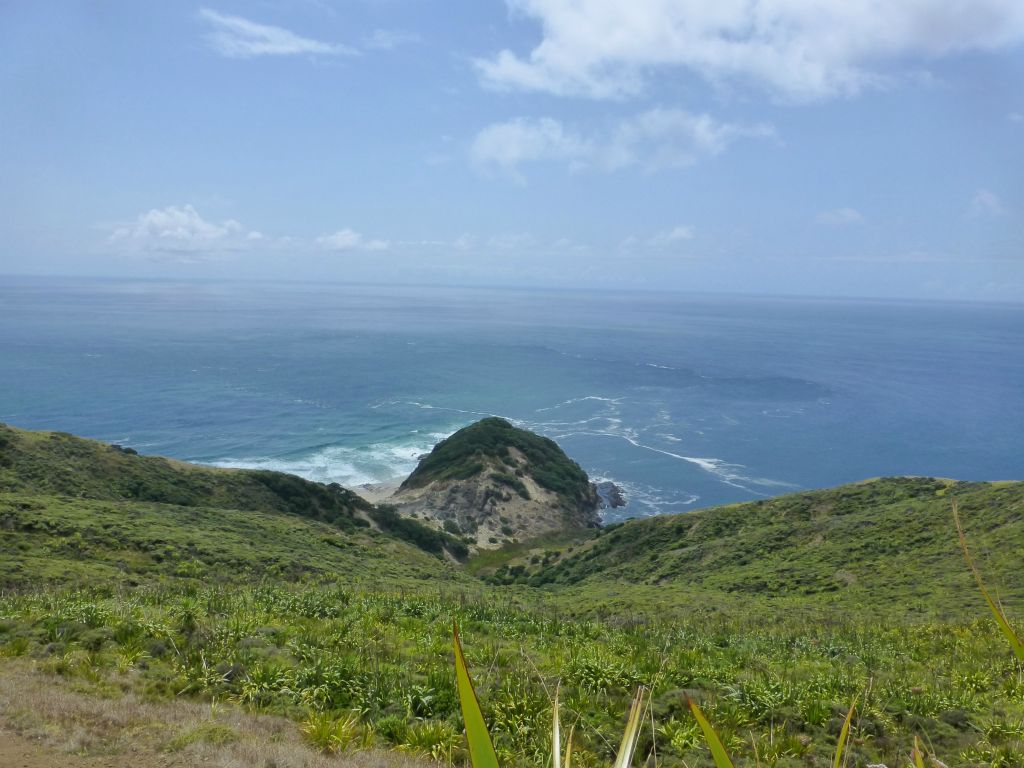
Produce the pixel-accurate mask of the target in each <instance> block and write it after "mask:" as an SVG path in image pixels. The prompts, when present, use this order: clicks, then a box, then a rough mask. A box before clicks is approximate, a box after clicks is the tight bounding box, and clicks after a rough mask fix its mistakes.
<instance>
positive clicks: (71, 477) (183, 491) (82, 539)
mask: <svg viewBox="0 0 1024 768" xmlns="http://www.w3.org/2000/svg"><path fill="white" fill-rule="evenodd" d="M446 549H453V550H456V551H457V552H458V553H460V554H464V553H465V545H464V544H462V542H460V541H458V540H456V539H455V538H454V537H452V536H449V535H448V534H444V533H442V532H438V531H435V530H433V529H432V528H429V527H427V526H424V525H421V524H419V523H417V522H416V521H414V520H395V519H393V515H390V514H388V512H387V510H380V509H377V508H375V507H374V506H373V505H371V504H370V503H368V502H366V501H365V500H363V499H362V498H360V497H359V496H358V495H356V494H355V493H353V492H352V491H349V490H347V489H345V488H342V487H340V486H338V485H322V484H320V483H313V482H309V481H307V480H303V479H302V478H300V477H296V476H294V475H288V474H284V473H281V472H266V471H249V470H226V469H215V468H210V467H201V466H197V465H194V464H187V463H185V462H180V461H174V460H171V459H165V458H161V457H157V456H139V455H137V454H136V453H135V452H134V451H131V450H125V449H122V448H120V447H118V446H114V445H107V444H105V443H101V442H98V441H95V440H86V439H84V438H79V437H74V436H72V435H68V434H65V433H61V432H28V431H25V430H19V429H14V428H12V427H8V426H4V425H0V555H2V557H0V586H18V585H29V584H38V583H41V582H42V583H53V582H57V583H61V582H63V583H69V584H71V583H83V584H91V583H97V580H102V579H111V580H113V582H116V583H129V584H130V583H136V582H139V581H142V580H149V579H152V578H158V577H159V578H164V577H169V576H170V577H180V576H184V577H189V578H197V579H202V580H204V581H207V582H208V581H210V580H213V581H219V580H235V581H237V580H250V579H252V578H256V577H262V576H267V577H274V578H284V579H286V580H294V579H299V578H307V577H319V578H327V577H334V576H335V575H336V574H338V573H345V574H346V575H347V576H350V577H351V578H353V579H355V580H360V579H362V578H363V577H364V576H366V575H367V573H368V572H372V573H373V574H374V575H375V576H405V575H408V576H415V577H424V576H433V575H437V574H438V573H442V572H444V571H445V570H448V569H446V568H445V567H443V566H442V565H441V563H440V562H439V561H438V559H437V557H432V556H430V555H440V554H442V553H443V552H444V551H445V550H446ZM427 553H430V555H428V554H427Z"/></svg>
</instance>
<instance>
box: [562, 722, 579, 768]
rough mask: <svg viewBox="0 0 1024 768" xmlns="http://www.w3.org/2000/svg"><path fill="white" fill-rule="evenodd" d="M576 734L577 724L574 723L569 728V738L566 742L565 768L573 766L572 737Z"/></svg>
mask: <svg viewBox="0 0 1024 768" xmlns="http://www.w3.org/2000/svg"><path fill="white" fill-rule="evenodd" d="M574 733H576V724H575V723H573V725H572V726H570V728H569V736H568V738H566V740H565V768H571V766H572V735H573V734H574Z"/></svg>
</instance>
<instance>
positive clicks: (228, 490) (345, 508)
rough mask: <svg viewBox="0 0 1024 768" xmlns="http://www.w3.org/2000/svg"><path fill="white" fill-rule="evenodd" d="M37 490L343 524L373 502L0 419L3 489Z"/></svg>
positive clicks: (275, 476)
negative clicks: (31, 428)
mask: <svg viewBox="0 0 1024 768" xmlns="http://www.w3.org/2000/svg"><path fill="white" fill-rule="evenodd" d="M11 491H17V492H23V493H34V494H38V495H46V496H65V497H73V498H80V499H95V500H104V501H144V502H155V503H160V504H174V505H176V506H182V507H207V508H211V507H216V508H229V509H243V510H258V511H263V512H286V513H288V514H295V515H300V516H302V517H309V518H313V519H316V520H323V521H325V522H330V523H333V524H335V525H338V526H339V527H342V528H351V527H353V525H354V524H355V521H356V518H357V512H358V511H360V510H362V511H365V510H368V509H369V508H370V506H371V505H370V504H369V503H368V502H366V501H364V500H363V499H362V498H360V497H359V496H358V495H356V494H355V493H353V492H352V491H349V490H347V489H345V488H342V487H341V486H339V485H329V486H328V485H321V484H320V483H311V482H309V481H308V480H303V479H302V478H300V477H296V476H295V475H288V474H284V473H282V472H266V471H254V470H226V469H215V468H212V467H200V466H197V465H195V464H186V463H185V462H180V461H174V460H172V459H165V458H161V457H159V456H140V455H138V454H136V452H135V451H133V450H131V449H124V448H121V447H119V446H116V445H107V444H106V443H101V442H99V441H96V440H86V439H84V438H80V437H74V436H73V435H69V434H66V433H64V432H28V431H25V430H20V429H14V428H13V427H8V426H5V425H2V424H0V493H3V492H11Z"/></svg>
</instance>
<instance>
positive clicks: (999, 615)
mask: <svg viewBox="0 0 1024 768" xmlns="http://www.w3.org/2000/svg"><path fill="white" fill-rule="evenodd" d="M953 520H954V521H955V522H956V532H957V536H959V537H960V549H962V550H963V551H964V558H966V560H967V565H968V567H969V568H970V569H971V573H973V574H974V580H975V581H976V582H978V589H980V590H981V594H982V595H983V596H984V597H985V602H987V603H988V607H989V608H990V609H991V610H992V615H993V616H995V617H996V623H997V624H998V625H999V629H1000V630H1002V633H1003V635H1005V636H1006V639H1007V641H1009V643H1010V648H1012V649H1013V653H1014V655H1015V656H1016V657H1017V658H1018V659H1019V660H1020V661H1024V642H1022V641H1021V639H1020V638H1019V637H1017V633H1016V632H1014V630H1013V627H1011V626H1010V622H1009V621H1008V620H1007V618H1006V614H1005V613H1003V609H1002V607H1001V606H1000V605H999V603H997V602H996V601H995V600H993V599H992V596H991V595H990V594H989V592H988V590H987V589H986V588H985V582H984V581H982V580H981V574H980V573H979V572H978V568H977V566H975V564H974V558H972V557H971V551H970V550H969V549H968V548H967V536H966V535H964V529H963V526H962V525H961V524H960V511H959V510H958V509H957V506H956V499H954V500H953Z"/></svg>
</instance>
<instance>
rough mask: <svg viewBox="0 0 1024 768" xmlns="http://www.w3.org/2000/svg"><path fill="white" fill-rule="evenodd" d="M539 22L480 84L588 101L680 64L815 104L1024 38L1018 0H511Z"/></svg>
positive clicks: (639, 87)
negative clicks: (533, 38)
mask: <svg viewBox="0 0 1024 768" xmlns="http://www.w3.org/2000/svg"><path fill="white" fill-rule="evenodd" d="M506 2H507V4H508V6H509V8H510V10H511V12H512V13H513V15H515V16H519V17H525V18H526V19H529V20H532V21H535V22H537V23H539V24H540V27H541V35H542V39H541V42H540V43H539V44H538V45H537V46H536V47H535V48H534V49H533V50H532V51H530V52H529V53H528V54H527V55H521V54H519V53H516V52H514V51H511V50H508V49H506V50H502V51H500V52H499V53H497V54H496V55H494V56H492V57H490V58H483V59H478V60H477V61H476V66H477V69H478V71H479V74H480V77H481V80H482V81H483V83H484V84H486V85H488V86H491V87H494V88H500V89H520V90H528V91H545V92H549V93H554V94H559V95H576V96H586V97H591V98H622V97H628V96H632V95H636V94H638V93H640V92H641V91H643V89H644V87H645V85H646V82H647V80H648V78H649V76H650V75H651V73H653V72H655V71H657V70H666V69H679V70H686V71H689V72H693V73H696V74H697V75H699V76H700V77H702V78H704V79H705V80H707V81H709V82H712V83H715V84H721V83H732V84H750V85H753V86H755V87H758V88H762V89H765V90H767V91H769V92H771V93H773V94H775V95H776V96H778V97H780V98H783V99H786V100H794V101H811V100H816V99H823V98H827V97H832V96H837V95H850V94H855V93H857V92H859V91H861V90H863V89H865V88H869V87H873V86H878V85H882V84H885V83H887V82H889V81H890V78H891V75H889V74H887V73H886V69H887V68H893V67H895V68H897V69H898V68H899V67H901V66H905V65H907V64H910V65H916V66H920V65H921V64H926V63H927V62H929V61H931V60H935V59H938V58H941V57H944V56H949V55H952V54H957V53H962V52H969V51H992V50H996V49H999V48H1004V47H1007V46H1011V45H1015V44H1019V43H1021V42H1022V41H1024V3H1022V2H1020V0H899V1H898V2H892V0H824V1H823V0H719V1H718V2H714V3H709V2H706V1H705V0H630V2H621V0H506Z"/></svg>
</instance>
